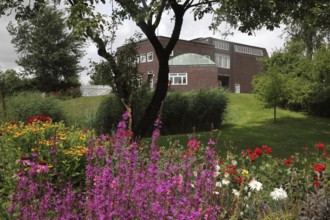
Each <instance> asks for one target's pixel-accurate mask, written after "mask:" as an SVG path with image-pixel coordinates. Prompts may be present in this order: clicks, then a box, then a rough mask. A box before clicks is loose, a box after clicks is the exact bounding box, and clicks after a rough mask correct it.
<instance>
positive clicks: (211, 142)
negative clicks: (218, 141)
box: [207, 139, 215, 146]
mask: <svg viewBox="0 0 330 220" xmlns="http://www.w3.org/2000/svg"><path fill="white" fill-rule="evenodd" d="M207 144H208V145H210V146H214V145H215V142H214V141H213V140H212V139H210V140H209V142H207Z"/></svg>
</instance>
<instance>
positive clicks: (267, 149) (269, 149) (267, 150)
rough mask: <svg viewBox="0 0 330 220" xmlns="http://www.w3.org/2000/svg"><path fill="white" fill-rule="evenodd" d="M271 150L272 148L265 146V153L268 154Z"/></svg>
mask: <svg viewBox="0 0 330 220" xmlns="http://www.w3.org/2000/svg"><path fill="white" fill-rule="evenodd" d="M272 151H273V150H272V148H270V147H267V148H266V149H265V152H266V154H270V153H271V152H272Z"/></svg>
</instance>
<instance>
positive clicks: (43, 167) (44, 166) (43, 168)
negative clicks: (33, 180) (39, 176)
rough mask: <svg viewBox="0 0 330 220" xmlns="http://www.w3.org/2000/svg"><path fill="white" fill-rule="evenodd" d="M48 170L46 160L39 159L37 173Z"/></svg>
mask: <svg viewBox="0 0 330 220" xmlns="http://www.w3.org/2000/svg"><path fill="white" fill-rule="evenodd" d="M48 171H49V166H48V164H47V162H46V161H44V160H41V161H39V163H38V165H37V172H38V173H47V172H48Z"/></svg>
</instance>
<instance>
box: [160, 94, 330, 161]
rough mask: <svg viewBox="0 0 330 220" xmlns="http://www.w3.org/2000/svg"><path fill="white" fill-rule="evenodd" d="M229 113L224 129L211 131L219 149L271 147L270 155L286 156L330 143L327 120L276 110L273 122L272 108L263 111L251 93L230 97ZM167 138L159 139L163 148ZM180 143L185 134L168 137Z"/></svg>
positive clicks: (201, 135)
mask: <svg viewBox="0 0 330 220" xmlns="http://www.w3.org/2000/svg"><path fill="white" fill-rule="evenodd" d="M229 101H230V102H229V108H228V113H227V116H226V119H225V122H224V124H223V127H222V128H221V129H219V130H216V131H214V136H218V148H219V152H220V154H222V155H225V153H226V151H228V150H230V151H234V152H237V153H238V152H241V151H242V150H244V149H247V148H255V147H259V146H261V145H262V144H266V145H268V146H270V147H272V148H273V155H275V156H279V157H282V158H285V157H289V156H290V155H292V154H293V153H294V152H301V149H302V147H305V146H308V147H314V145H315V144H316V143H318V142H323V143H325V144H326V145H329V144H330V118H321V117H315V116H309V115H306V114H303V113H297V112H292V111H288V110H283V109H278V112H277V123H276V124H274V122H273V119H274V118H273V109H265V108H263V107H262V105H261V104H260V103H258V101H257V100H256V99H255V98H254V96H253V95H251V94H229ZM198 135H199V139H200V140H201V141H202V143H207V141H208V139H209V138H210V132H199V133H198ZM167 139H168V137H162V139H161V142H160V143H161V144H163V145H166V142H167ZM171 139H172V140H175V139H178V140H180V143H183V144H185V143H187V139H188V135H175V136H171Z"/></svg>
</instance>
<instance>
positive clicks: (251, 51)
mask: <svg viewBox="0 0 330 220" xmlns="http://www.w3.org/2000/svg"><path fill="white" fill-rule="evenodd" d="M234 49H235V52H238V53H245V54H250V55H254V56H263V55H264V53H263V51H262V50H261V49H258V48H253V47H246V46H242V45H234Z"/></svg>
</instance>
